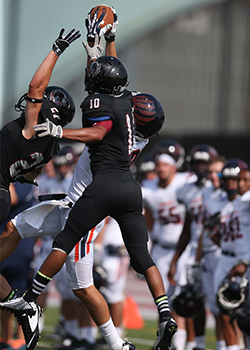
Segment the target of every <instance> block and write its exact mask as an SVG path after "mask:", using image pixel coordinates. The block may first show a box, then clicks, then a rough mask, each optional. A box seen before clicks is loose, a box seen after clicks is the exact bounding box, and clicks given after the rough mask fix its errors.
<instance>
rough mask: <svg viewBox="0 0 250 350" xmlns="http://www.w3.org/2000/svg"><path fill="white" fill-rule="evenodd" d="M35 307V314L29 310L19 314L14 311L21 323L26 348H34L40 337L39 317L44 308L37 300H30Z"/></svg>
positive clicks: (28, 349)
mask: <svg viewBox="0 0 250 350" xmlns="http://www.w3.org/2000/svg"><path fill="white" fill-rule="evenodd" d="M29 305H30V306H31V307H32V309H33V314H31V313H30V312H29V311H23V312H22V313H21V314H20V313H19V314H18V315H17V314H16V313H15V312H14V315H15V316H16V319H17V321H18V323H19V324H20V325H21V327H22V330H23V335H24V338H25V342H26V349H27V350H33V349H34V348H35V347H36V344H37V342H38V339H39V337H40V332H39V317H40V316H41V315H42V309H41V308H40V306H38V305H37V304H36V303H35V302H33V301H32V302H29Z"/></svg>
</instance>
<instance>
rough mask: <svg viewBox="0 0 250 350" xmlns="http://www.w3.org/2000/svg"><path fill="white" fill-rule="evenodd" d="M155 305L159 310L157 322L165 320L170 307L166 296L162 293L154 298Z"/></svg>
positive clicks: (168, 314) (168, 316)
mask: <svg viewBox="0 0 250 350" xmlns="http://www.w3.org/2000/svg"><path fill="white" fill-rule="evenodd" d="M155 305H156V306H157V309H158V312H159V322H160V323H161V322H163V321H166V320H167V319H168V318H170V309H169V305H168V297H167V296H166V295H162V296H160V297H158V298H157V299H155Z"/></svg>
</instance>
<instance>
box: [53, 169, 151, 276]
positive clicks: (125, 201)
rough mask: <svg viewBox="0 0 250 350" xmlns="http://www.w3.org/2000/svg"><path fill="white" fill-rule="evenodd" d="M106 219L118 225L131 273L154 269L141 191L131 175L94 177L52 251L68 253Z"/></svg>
mask: <svg viewBox="0 0 250 350" xmlns="http://www.w3.org/2000/svg"><path fill="white" fill-rule="evenodd" d="M107 216H111V217H113V218H114V219H115V220H116V221H117V222H118V224H119V226H120V229H121V232H122V236H123V240H124V243H125V245H126V248H127V250H128V253H129V255H130V259H131V265H132V267H133V268H134V270H135V271H137V272H139V273H143V272H144V271H145V270H147V269H148V268H149V267H151V266H153V265H154V262H153V260H152V259H151V257H150V255H149V253H148V249H147V241H148V233H147V226H146V221H145V218H144V216H143V214H142V196H141V188H140V185H139V183H138V182H137V181H136V180H135V179H134V178H133V177H132V175H131V173H130V172H123V171H120V172H110V173H99V174H96V175H95V176H94V179H93V182H92V183H91V184H90V185H89V186H88V187H87V188H86V190H85V191H84V193H83V195H82V197H80V198H79V199H78V201H77V202H76V203H75V205H74V207H73V208H72V210H71V211H70V215H69V218H68V220H67V223H66V225H65V228H64V230H63V231H62V232H61V233H59V234H58V235H57V236H56V238H55V240H54V243H53V248H59V249H61V250H63V251H65V252H66V253H67V254H69V253H70V252H71V250H72V249H73V248H74V246H75V245H76V243H77V242H78V241H79V240H80V239H81V238H82V237H83V236H85V235H86V234H87V233H88V232H89V230H91V229H92V228H93V227H95V226H96V225H97V224H98V223H99V222H100V221H102V220H103V219H104V218H105V217H107Z"/></svg>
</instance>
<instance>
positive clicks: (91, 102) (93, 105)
mask: <svg viewBox="0 0 250 350" xmlns="http://www.w3.org/2000/svg"><path fill="white" fill-rule="evenodd" d="M99 107H100V99H99V98H93V99H91V100H89V109H93V108H99Z"/></svg>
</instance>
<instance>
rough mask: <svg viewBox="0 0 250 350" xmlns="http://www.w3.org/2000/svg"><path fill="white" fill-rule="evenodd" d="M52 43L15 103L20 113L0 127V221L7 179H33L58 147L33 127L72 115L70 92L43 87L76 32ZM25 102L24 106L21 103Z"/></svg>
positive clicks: (4, 208)
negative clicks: (26, 91)
mask: <svg viewBox="0 0 250 350" xmlns="http://www.w3.org/2000/svg"><path fill="white" fill-rule="evenodd" d="M63 33H64V29H62V30H61V31H60V34H59V37H58V38H57V39H56V40H55V42H54V43H53V47H52V50H51V51H50V52H49V54H48V55H47V56H46V57H45V59H44V61H43V62H42V63H41V65H40V66H39V68H38V69H37V71H36V72H35V74H34V76H33V78H32V80H31V82H30V84H29V89H28V93H26V94H25V95H23V96H22V97H21V98H20V100H19V101H18V103H17V105H16V106H15V108H16V110H18V111H23V113H22V114H21V116H20V117H19V118H17V119H15V120H13V121H11V122H9V123H7V124H6V125H5V126H3V127H2V129H1V130H0V142H1V147H0V149H1V151H0V163H1V167H0V198H1V201H0V222H2V221H3V220H4V219H5V218H6V217H7V215H8V214H9V210H10V192H9V184H10V182H15V181H19V182H21V183H22V182H29V183H33V184H34V179H35V178H36V177H37V176H38V175H39V174H40V172H41V171H42V167H43V165H44V164H46V163H47V162H48V161H49V160H50V159H51V158H52V157H53V156H54V155H55V154H56V153H57V152H58V150H59V145H58V142H57V141H56V139H52V138H50V137H46V138H45V139H41V138H39V137H37V136H36V133H35V131H34V130H33V126H34V125H36V124H37V123H41V122H43V121H45V120H46V119H49V120H53V122H54V123H55V124H57V125H61V126H65V125H66V124H68V123H69V122H70V121H71V120H72V119H73V116H74V113H75V105H74V101H73V99H72V97H71V96H70V94H69V93H68V92H67V91H66V90H64V89H63V88H61V87H56V86H53V87H47V85H48V83H49V80H50V76H51V74H52V71H53V68H54V66H55V64H56V61H57V59H58V57H59V56H60V55H61V53H62V52H63V51H64V50H65V49H66V48H67V47H68V46H69V44H70V43H72V42H73V41H74V40H76V39H77V38H78V37H79V36H80V34H79V31H76V30H75V29H72V30H71V31H69V32H68V33H67V34H65V35H63ZM24 101H26V106H23V105H22V103H23V102H24Z"/></svg>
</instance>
